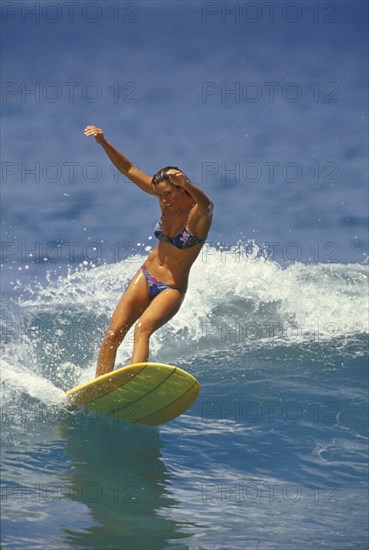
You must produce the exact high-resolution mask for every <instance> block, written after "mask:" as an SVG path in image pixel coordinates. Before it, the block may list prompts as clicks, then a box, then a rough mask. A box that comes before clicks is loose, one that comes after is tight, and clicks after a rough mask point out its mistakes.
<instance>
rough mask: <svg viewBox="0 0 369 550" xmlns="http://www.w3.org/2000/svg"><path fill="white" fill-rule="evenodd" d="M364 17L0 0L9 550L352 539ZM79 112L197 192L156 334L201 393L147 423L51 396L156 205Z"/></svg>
mask: <svg viewBox="0 0 369 550" xmlns="http://www.w3.org/2000/svg"><path fill="white" fill-rule="evenodd" d="M367 18H368V5H367V3H366V2H361V1H356V0H353V1H350V2H346V1H334V2H325V1H318V2H310V0H303V1H301V2H289V1H287V2H285V1H280V2H274V3H273V2H230V1H227V2H197V1H196V2H195V1H194V2H192V1H187V0H186V1H181V0H179V1H176V2H169V1H154V0H150V1H138V2H124V1H118V2H110V1H107V2H11V3H10V2H3V3H2V4H1V21H2V29H1V30H2V32H1V35H2V77H3V86H2V125H1V131H2V136H3V139H2V147H1V153H2V158H1V169H2V172H1V183H2V186H1V193H2V195H1V198H2V200H1V215H2V242H1V267H2V288H1V298H2V303H1V353H2V362H1V388H2V403H1V404H2V407H1V428H2V429H1V449H2V450H1V452H2V477H1V506H2V518H1V519H2V531H1V536H2V540H1V544H2V548H4V549H6V550H13V549H24V550H38V549H45V550H54V549H55V550H58V549H61V550H70V549H86V550H87V549H96V550H105V549H106V550H135V549H136V548H141V549H145V550H157V549H158V550H161V549H163V550H167V549H168V550H177V549H180V550H182V549H183V550H187V549H188V550H215V549H216V550H238V549H239V550H244V549H245V548H246V549H248V550H249V549H250V550H254V549H255V550H256V549H258V550H259V549H260V550H268V549H272V550H282V549H283V550H285V549H291V550H295V549H296V548H304V549H307V550H313V549H314V550H315V549H316V548H322V549H329V550H336V549H338V550H351V549H352V550H366V549H367V548H368V513H367V511H368V390H369V383H368V329H369V319H368V309H369V308H368V275H369V273H368V271H369V270H368V207H367V205H368V185H367V182H368V158H367V151H368V132H367V129H368V104H369V101H368V73H367V67H368V48H367V44H368V28H367ZM87 124H96V125H97V126H100V127H102V128H103V129H104V131H105V133H106V136H107V138H108V139H110V140H111V141H112V143H113V144H114V145H116V147H118V148H119V149H121V150H122V151H123V152H125V153H126V154H127V155H128V157H129V158H130V159H132V160H133V161H134V162H136V163H137V164H138V165H139V167H140V168H142V169H144V170H145V171H147V172H148V173H154V172H156V171H157V170H158V169H159V168H161V167H162V166H165V165H167V164H174V165H178V166H180V167H181V168H182V169H183V170H184V171H185V172H186V173H188V175H189V176H190V177H191V179H193V181H195V182H198V183H199V185H200V186H201V187H203V188H204V189H205V191H206V192H207V193H208V194H209V195H210V196H211V197H212V199H213V200H214V203H215V211H214V212H215V215H214V223H213V227H212V229H211V232H210V234H209V238H208V241H207V244H206V245H205V247H204V248H203V250H202V252H201V254H200V256H199V257H198V259H197V261H196V263H195V265H194V267H193V269H192V272H191V278H190V285H189V290H188V293H187V295H186V299H185V301H184V304H183V306H182V308H181V310H180V312H179V313H178V314H177V316H176V317H175V318H174V319H172V320H171V321H170V322H169V323H168V324H167V325H166V326H165V327H163V328H162V329H160V331H158V332H157V333H156V334H155V335H154V336H153V338H152V345H151V357H150V359H151V360H152V361H158V362H163V363H170V364H175V365H178V366H179V367H181V368H183V369H185V370H187V371H189V372H190V373H192V374H193V375H195V376H196V377H197V378H198V380H199V381H200V384H201V393H200V395H199V397H198V399H197V401H196V402H195V403H194V405H193V406H192V407H191V408H190V409H189V410H188V411H186V413H185V414H183V415H182V416H181V417H179V418H177V419H175V420H174V421H172V422H170V423H168V424H166V425H165V426H160V427H156V428H153V427H145V426H139V425H132V424H126V423H122V422H118V421H115V420H114V419H110V420H109V419H107V418H102V417H99V416H95V417H94V416H92V415H88V414H87V413H86V412H84V411H79V412H78V413H77V412H73V413H72V412H71V411H70V410H69V409H68V407H67V406H66V403H65V399H64V392H65V390H67V389H69V388H71V387H73V386H75V385H76V384H79V383H82V382H84V381H87V380H89V379H91V378H92V377H93V376H94V371H95V363H96V357H97V353H98V350H99V346H100V343H101V340H102V338H103V335H104V332H105V330H106V327H107V324H108V322H109V319H110V316H111V314H112V311H113V309H114V307H115V305H116V303H117V302H118V299H119V297H120V295H121V293H122V291H123V290H124V288H125V287H126V285H127V283H128V281H129V280H130V278H131V277H132V275H133V274H134V273H135V271H136V270H137V269H138V268H139V266H140V265H141V264H142V262H143V261H144V258H145V257H146V255H147V253H148V252H149V251H150V250H151V249H152V247H153V246H154V245H155V243H154V238H153V236H152V229H153V226H154V224H155V222H156V221H157V219H158V216H159V208H158V205H157V204H156V201H155V200H153V199H152V197H149V196H143V194H142V193H140V192H139V191H138V190H137V189H136V188H135V187H134V186H132V185H131V184H130V183H129V182H128V181H126V179H125V178H123V177H121V176H119V177H118V174H117V173H116V171H114V170H112V169H111V165H110V163H109V161H108V159H107V158H106V156H105V155H104V153H103V151H102V150H101V148H99V147H98V146H96V145H95V143H94V142H93V141H91V140H87V139H86V138H85V137H84V136H83V128H84V127H85V126H86V125H87ZM131 348H132V335H128V337H127V339H126V342H125V343H124V344H123V345H122V346H121V348H120V349H119V353H118V360H117V364H118V365H119V366H120V365H124V364H126V363H127V362H128V361H129V358H130V354H131Z"/></svg>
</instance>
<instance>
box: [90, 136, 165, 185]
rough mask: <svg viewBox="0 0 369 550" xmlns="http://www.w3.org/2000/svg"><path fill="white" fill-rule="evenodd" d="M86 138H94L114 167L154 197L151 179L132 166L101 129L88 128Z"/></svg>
mask: <svg viewBox="0 0 369 550" xmlns="http://www.w3.org/2000/svg"><path fill="white" fill-rule="evenodd" d="M85 136H93V137H94V138H95V139H96V143H99V144H100V145H102V147H103V149H104V151H105V153H106V154H107V155H108V157H109V158H110V160H111V161H112V163H113V164H114V166H115V167H116V168H117V169H118V170H119V172H122V174H124V175H125V176H127V177H128V178H129V179H130V180H131V181H133V183H135V184H136V185H137V186H138V187H139V188H140V189H142V191H145V192H146V193H149V194H150V195H154V192H153V190H152V185H151V177H150V176H149V175H148V174H145V172H142V171H141V170H139V169H138V168H137V166H135V165H134V164H132V162H131V161H130V160H128V159H127V157H126V156H124V155H123V154H122V153H121V152H120V151H118V149H116V148H115V147H113V145H112V144H111V143H109V142H108V141H107V140H106V139H105V137H104V134H103V131H102V130H101V128H96V126H87V128H86V129H85Z"/></svg>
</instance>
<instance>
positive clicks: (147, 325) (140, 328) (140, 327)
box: [135, 319, 156, 339]
mask: <svg viewBox="0 0 369 550" xmlns="http://www.w3.org/2000/svg"><path fill="white" fill-rule="evenodd" d="M155 330H156V327H155V325H154V323H153V322H152V321H150V320H149V319H143V320H141V319H139V320H138V321H137V323H136V326H135V339H136V338H140V337H144V338H150V336H151V335H152V334H153V332H155Z"/></svg>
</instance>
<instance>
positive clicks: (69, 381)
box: [2, 247, 368, 550]
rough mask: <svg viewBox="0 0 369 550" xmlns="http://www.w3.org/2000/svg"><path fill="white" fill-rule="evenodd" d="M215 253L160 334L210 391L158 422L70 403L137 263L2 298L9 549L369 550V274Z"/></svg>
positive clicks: (162, 355)
mask: <svg viewBox="0 0 369 550" xmlns="http://www.w3.org/2000/svg"><path fill="white" fill-rule="evenodd" d="M209 252H210V250H208V251H207V254H206V255H205V254H204V255H203V256H202V257H200V258H199V260H198V262H197V264H196V265H195V267H194V269H193V272H192V277H191V283H192V284H191V290H190V291H189V292H188V295H187V297H186V300H185V302H184V305H183V307H182V309H181V311H180V313H179V314H178V315H177V316H176V317H175V318H174V319H173V320H172V321H170V322H169V323H168V324H167V325H166V326H165V327H163V328H162V329H160V330H159V331H158V332H157V333H156V334H155V335H154V336H153V341H152V359H153V360H160V361H162V362H168V363H175V364H177V365H178V366H180V367H182V368H185V369H186V370H188V371H189V372H191V373H192V374H194V375H195V376H196V377H197V378H198V379H199V380H200V382H201V386H202V389H201V393H200V396H199V398H198V400H197V401H196V403H195V404H194V405H193V406H192V407H191V409H190V410H188V411H187V412H186V413H185V414H183V415H182V416H181V417H179V418H178V419H175V420H174V421H172V422H170V423H168V424H167V425H164V426H161V427H156V428H152V427H145V426H140V425H131V424H127V423H123V422H119V421H116V420H114V419H111V420H109V419H107V418H103V417H101V416H100V417H99V416H91V415H88V414H87V413H86V412H83V411H81V412H80V413H76V412H74V413H71V412H70V411H68V408H67V406H66V403H65V400H64V392H63V391H64V390H66V389H68V388H69V387H71V386H73V385H76V384H78V383H80V382H83V381H85V380H88V379H90V378H92V377H93V375H94V360H95V356H96V353H97V351H98V344H99V341H100V340H101V337H102V335H103V330H104V327H105V326H106V324H107V322H108V319H109V312H110V310H111V309H112V308H113V307H114V305H115V302H116V295H117V294H119V292H120V289H121V288H122V287H124V286H125V284H126V283H127V282H128V281H129V278H130V277H131V276H132V272H133V271H134V270H135V269H136V267H137V266H138V265H139V262H141V261H142V258H141V257H132V258H131V262H129V263H127V262H125V261H123V262H121V263H118V264H116V265H114V266H112V265H106V266H101V267H98V268H95V269H90V270H88V269H80V270H78V271H75V272H73V273H70V274H69V275H68V276H66V277H64V276H61V277H59V278H58V279H55V280H52V281H50V282H49V283H47V284H45V285H44V286H41V285H40V286H39V287H38V288H33V289H31V288H28V289H24V292H23V293H20V295H19V296H18V300H17V301H16V302H14V301H9V300H5V301H4V302H3V308H4V309H3V315H2V319H3V323H4V326H5V332H3V334H4V341H3V352H4V355H3V362H2V385H3V398H2V399H3V402H2V405H3V406H2V411H3V414H2V416H3V418H2V438H3V451H2V452H3V457H2V458H3V472H2V522H3V527H2V533H3V548H24V549H29V548H45V549H46V548H47V549H49V548H86V549H87V548H96V549H100V548H101V549H102V548H107V549H117V548H145V549H150V550H151V549H156V548H157V549H161V548H206V549H213V548H214V549H215V548H217V549H218V548H219V549H220V548H222V549H223V548H239V549H243V548H245V547H247V548H273V549H280V548H291V549H294V548H298V547H302V546H303V547H304V548H342V549H345V550H346V549H348V548H356V549H364V548H365V547H366V544H367V536H368V532H367V521H368V515H367V504H368V502H367V490H368V487H367V459H368V456H367V450H368V446H367V444H368V433H367V428H368V407H367V403H368V402H367V397H368V370H367V330H368V326H367V282H368V269H367V267H366V266H362V265H353V264H347V265H342V264H332V265H322V264H318V265H304V264H293V265H291V266H289V267H287V268H284V269H283V268H281V267H280V266H279V265H278V264H277V263H276V262H273V261H271V260H270V259H265V257H263V255H262V254H260V251H256V252H255V250H254V252H253V253H252V254H251V253H250V251H249V252H248V253H247V252H246V250H245V248H244V247H239V248H238V249H237V250H235V251H234V255H233V256H231V255H229V254H228V255H227V261H222V260H224V257H223V256H224V253H223V252H222V251H219V250H211V252H212V253H211V254H209ZM240 257H242V261H239V258H240ZM205 260H206V261H205ZM214 273H217V277H216V278H214ZM131 345H132V341H131V339H130V337H129V336H128V341H127V345H126V346H122V348H121V350H120V355H119V357H118V363H119V364H126V363H127V361H128V359H129V352H130V347H131Z"/></svg>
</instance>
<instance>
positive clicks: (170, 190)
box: [154, 181, 185, 210]
mask: <svg viewBox="0 0 369 550" xmlns="http://www.w3.org/2000/svg"><path fill="white" fill-rule="evenodd" d="M154 191H155V194H156V195H158V196H159V200H160V203H161V204H163V205H164V206H165V207H166V208H170V209H171V210H177V208H179V207H180V206H181V204H182V203H183V199H184V198H185V191H184V189H181V188H180V187H177V186H175V185H173V184H172V183H170V182H169V181H160V182H159V183H157V184H156V185H154Z"/></svg>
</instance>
